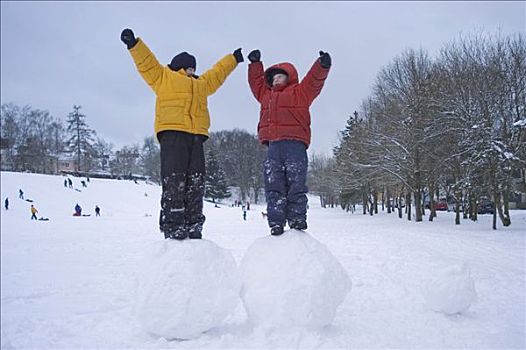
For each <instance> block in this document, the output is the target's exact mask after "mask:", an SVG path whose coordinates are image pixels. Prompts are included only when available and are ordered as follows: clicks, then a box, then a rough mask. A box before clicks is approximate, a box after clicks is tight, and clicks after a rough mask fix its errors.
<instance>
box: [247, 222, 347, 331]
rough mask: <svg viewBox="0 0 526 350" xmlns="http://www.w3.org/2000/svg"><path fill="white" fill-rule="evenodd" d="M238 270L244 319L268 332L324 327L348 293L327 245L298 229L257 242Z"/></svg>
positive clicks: (263, 238)
mask: <svg viewBox="0 0 526 350" xmlns="http://www.w3.org/2000/svg"><path fill="white" fill-rule="evenodd" d="M240 272H241V280H242V287H241V299H242V300H243V304H244V306H245V309H246V310H247V314H248V319H249V321H250V322H251V323H252V324H254V325H256V326H258V327H263V328H268V329H272V328H276V329H277V328H279V329H283V328H289V327H306V328H319V327H323V326H325V325H328V324H330V323H331V322H332V321H333V319H334V316H335V314H336V309H337V308H338V306H339V305H340V304H341V303H342V302H343V301H344V300H345V297H346V296H347V294H348V293H349V291H350V290H351V279H350V278H349V276H348V274H347V272H346V271H345V269H344V268H343V267H342V265H341V264H340V263H339V262H338V260H337V259H336V258H335V257H334V256H333V255H332V254H331V253H330V252H329V250H328V249H327V247H325V245H323V244H322V243H320V242H318V241H317V240H315V239H314V238H312V237H311V236H310V235H309V234H308V233H306V232H301V231H297V230H289V231H286V232H285V233H284V234H283V235H281V236H266V237H262V238H259V239H257V240H256V241H255V242H254V243H253V244H252V245H251V246H250V247H249V248H248V250H247V251H246V253H245V256H244V257H243V259H242V261H241V264H240Z"/></svg>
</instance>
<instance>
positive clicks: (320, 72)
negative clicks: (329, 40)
mask: <svg viewBox="0 0 526 350" xmlns="http://www.w3.org/2000/svg"><path fill="white" fill-rule="evenodd" d="M331 64H332V62H331V56H330V55H329V53H327V52H323V51H320V57H319V58H318V59H317V60H316V61H315V62H314V64H313V65H312V67H311V69H310V70H309V72H308V73H307V75H305V78H303V80H302V81H301V83H300V86H301V89H302V90H303V91H304V93H305V95H306V96H307V97H308V99H309V102H310V103H312V101H314V99H315V98H316V97H317V96H318V95H319V94H320V92H321V89H322V88H323V85H324V84H325V79H327V76H328V75H329V70H330V68H331Z"/></svg>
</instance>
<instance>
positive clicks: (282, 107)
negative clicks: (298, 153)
mask: <svg viewBox="0 0 526 350" xmlns="http://www.w3.org/2000/svg"><path fill="white" fill-rule="evenodd" d="M275 69H282V70H284V71H286V72H287V74H288V76H289V79H288V82H287V85H278V86H274V87H272V85H271V84H272V82H271V81H270V80H271V79H272V75H271V73H272V71H273V70H275ZM328 74H329V69H326V68H323V67H322V66H321V65H320V63H319V62H318V60H316V62H314V64H313V65H312V68H311V69H310V70H309V72H308V73H307V75H306V76H305V78H303V80H302V81H301V83H298V81H299V80H298V72H297V71H296V68H294V66H293V65H292V64H291V63H287V62H285V63H278V64H275V65H273V66H271V67H269V68H268V69H267V70H266V71H265V72H263V63H261V62H255V63H251V64H250V65H249V66H248V83H249V84H250V89H251V90H252V93H253V94H254V97H255V98H256V99H257V100H258V102H259V103H261V111H260V113H259V123H258V137H259V141H260V142H261V143H264V144H268V142H269V141H278V140H299V141H302V142H303V143H305V145H306V146H307V147H309V144H310V139H311V132H310V112H309V107H310V105H311V104H312V102H313V101H314V99H315V98H316V97H317V96H318V95H319V94H320V92H321V89H322V88H323V84H324V82H325V79H326V78H327V75H328Z"/></svg>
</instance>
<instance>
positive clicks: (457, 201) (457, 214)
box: [455, 191, 462, 225]
mask: <svg viewBox="0 0 526 350" xmlns="http://www.w3.org/2000/svg"><path fill="white" fill-rule="evenodd" d="M461 200H462V192H461V191H457V192H456V193H455V225H460V201H461Z"/></svg>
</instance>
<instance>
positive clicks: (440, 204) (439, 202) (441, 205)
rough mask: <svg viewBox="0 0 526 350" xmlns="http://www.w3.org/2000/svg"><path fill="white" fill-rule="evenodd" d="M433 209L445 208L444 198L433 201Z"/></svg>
mask: <svg viewBox="0 0 526 350" xmlns="http://www.w3.org/2000/svg"><path fill="white" fill-rule="evenodd" d="M435 210H447V202H446V200H445V199H441V200H439V201H438V202H436V203H435Z"/></svg>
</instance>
